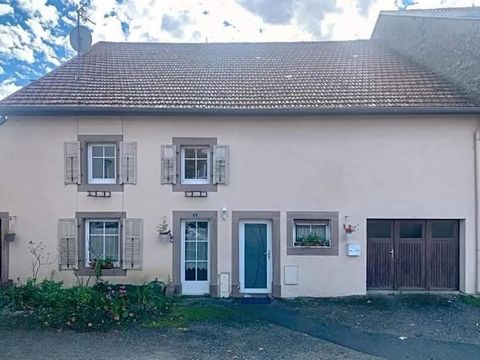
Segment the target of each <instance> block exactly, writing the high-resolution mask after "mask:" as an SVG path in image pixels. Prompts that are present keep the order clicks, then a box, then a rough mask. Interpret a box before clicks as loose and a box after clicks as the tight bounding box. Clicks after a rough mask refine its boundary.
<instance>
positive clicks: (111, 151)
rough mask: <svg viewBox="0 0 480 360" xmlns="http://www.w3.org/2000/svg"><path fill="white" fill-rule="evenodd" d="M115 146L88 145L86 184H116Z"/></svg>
mask: <svg viewBox="0 0 480 360" xmlns="http://www.w3.org/2000/svg"><path fill="white" fill-rule="evenodd" d="M116 174H117V145H116V144H89V145H88V183H89V184H116V183H117V176H116Z"/></svg>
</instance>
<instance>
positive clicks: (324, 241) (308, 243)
mask: <svg viewBox="0 0 480 360" xmlns="http://www.w3.org/2000/svg"><path fill="white" fill-rule="evenodd" d="M296 246H304V247H313V246H318V247H330V239H328V238H326V237H325V236H320V235H317V234H315V233H313V232H311V233H309V234H308V235H307V236H302V237H299V238H297V241H296Z"/></svg>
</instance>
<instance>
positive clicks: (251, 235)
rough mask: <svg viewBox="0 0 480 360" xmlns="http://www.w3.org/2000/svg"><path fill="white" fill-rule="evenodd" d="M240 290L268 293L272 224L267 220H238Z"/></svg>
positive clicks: (270, 268) (269, 287)
mask: <svg viewBox="0 0 480 360" xmlns="http://www.w3.org/2000/svg"><path fill="white" fill-rule="evenodd" d="M239 235H240V236H239V240H240V244H239V245H240V246H239V250H240V251H239V256H240V259H239V260H240V261H239V265H240V291H241V292H242V293H247V294H248V293H252V294H268V293H270V292H271V283H272V266H271V258H272V257H271V253H272V250H271V249H272V225H271V221H268V220H246V221H241V222H240V229H239Z"/></svg>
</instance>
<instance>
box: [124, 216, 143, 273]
mask: <svg viewBox="0 0 480 360" xmlns="http://www.w3.org/2000/svg"><path fill="white" fill-rule="evenodd" d="M142 259H143V219H123V269H125V270H140V269H141V268H142V262H143V261H142Z"/></svg>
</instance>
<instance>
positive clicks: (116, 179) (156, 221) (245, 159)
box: [0, 15, 480, 297]
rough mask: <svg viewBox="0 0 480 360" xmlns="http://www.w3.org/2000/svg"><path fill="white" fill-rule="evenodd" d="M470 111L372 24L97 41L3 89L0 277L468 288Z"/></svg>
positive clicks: (295, 287) (472, 273)
mask: <svg viewBox="0 0 480 360" xmlns="http://www.w3.org/2000/svg"><path fill="white" fill-rule="evenodd" d="M382 16H383V15H382ZM382 21H383V20H382ZM382 26H383V25H382ZM379 29H380V28H379V26H377V30H376V32H375V33H376V35H375V36H377V35H378V31H380V30H379ZM378 36H379V35H378ZM398 36H399V37H401V36H402V34H398ZM475 75H476V74H475ZM475 75H472V77H473V76H475ZM479 112H480V107H479V100H478V97H475V96H472V92H470V91H467V90H466V89H464V90H461V87H459V86H458V84H454V83H452V82H449V81H447V80H445V78H444V77H443V76H442V75H438V72H437V73H436V72H434V71H433V70H431V69H428V68H426V67H424V66H422V65H419V64H418V63H416V62H415V61H413V60H411V59H410V58H408V57H406V56H405V55H401V54H400V53H398V52H396V51H394V50H390V49H389V48H388V47H387V46H384V45H382V44H381V43H379V42H378V41H376V40H364V41H345V42H311V43H308V42H306V43H255V44H248V43H232V44H152V43H146V44H144V43H108V42H100V43H97V44H96V45H94V46H93V47H92V48H91V49H90V50H89V51H88V52H87V53H86V54H84V55H83V56H82V57H81V66H80V77H79V78H78V79H77V62H76V61H75V60H72V61H69V62H67V63H66V64H64V65H62V66H60V67H59V68H58V69H56V70H54V71H53V72H51V73H50V74H48V75H46V76H45V77H43V78H41V79H39V80H37V81H35V82H32V83H31V84H30V85H28V86H26V87H25V88H23V89H21V90H19V91H18V92H16V93H14V94H13V95H11V96H9V97H8V98H6V99H4V100H3V101H1V102H0V113H1V114H3V115H7V116H8V121H7V122H6V123H5V124H4V125H2V126H1V128H0V154H1V155H0V166H1V168H2V169H3V170H4V171H3V172H2V175H1V176H0V211H1V212H0V219H1V231H2V234H3V235H6V234H8V233H9V232H15V234H16V236H15V239H14V240H13V241H7V240H11V237H12V236H6V237H5V236H2V256H1V260H2V261H1V265H2V266H1V276H2V279H3V280H7V279H13V280H15V281H16V280H17V279H19V280H20V281H24V280H25V279H26V278H28V277H29V276H31V254H30V253H29V251H28V243H29V242H30V241H34V242H37V243H38V242H42V243H43V244H45V246H46V249H47V251H50V252H51V253H52V254H54V256H56V260H55V262H54V263H52V264H49V265H45V266H42V269H41V276H42V277H43V276H49V275H50V273H51V271H53V270H55V273H54V278H55V279H60V280H63V281H65V282H66V283H68V284H74V283H75V282H76V277H81V276H89V275H92V274H93V270H92V269H91V265H92V262H94V261H95V260H99V259H102V258H105V257H108V258H109V260H111V263H112V267H113V268H112V269H105V270H104V271H103V272H104V275H105V276H106V278H107V279H108V280H109V281H112V282H120V283H142V282H146V281H150V280H153V279H155V278H156V277H158V278H159V279H162V280H167V279H168V278H169V277H171V279H172V281H173V284H174V285H175V288H176V291H177V292H178V293H183V294H205V293H210V294H211V295H213V296H243V295H253V294H267V295H272V296H282V297H294V296H339V295H351V294H364V293H365V292H366V291H367V290H368V289H395V290H409V289H412V290H461V291H464V292H468V293H474V292H476V291H478V290H479V284H480V282H479V277H480V272H479V264H480V262H479V247H478V244H479V242H478V231H477V228H478V227H479V224H480V222H479V209H478V196H479V194H480V191H479V189H478V175H479V174H480V172H479V171H480V167H479V164H478V161H479V160H478V159H479V156H478V155H480V152H479V141H480V140H479V139H480V135H479V134H478V132H477V129H478V128H479V123H480V116H479ZM163 219H166V223H167V224H168V226H169V229H171V231H172V241H170V239H169V236H168V235H162V236H159V234H158V232H157V227H158V226H159V225H160V224H161V223H162V220H163ZM343 224H352V225H358V228H357V231H356V232H354V234H353V238H351V239H347V237H346V235H345V233H344V230H343ZM8 238H9V239H8Z"/></svg>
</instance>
